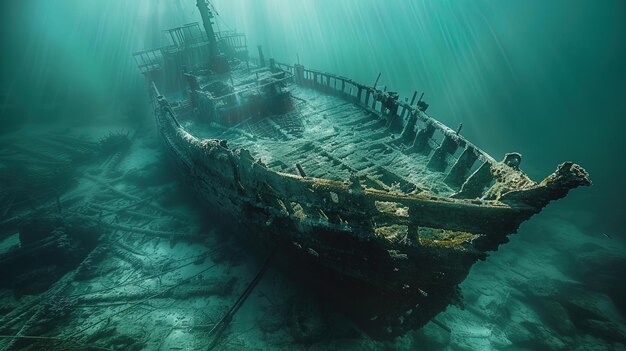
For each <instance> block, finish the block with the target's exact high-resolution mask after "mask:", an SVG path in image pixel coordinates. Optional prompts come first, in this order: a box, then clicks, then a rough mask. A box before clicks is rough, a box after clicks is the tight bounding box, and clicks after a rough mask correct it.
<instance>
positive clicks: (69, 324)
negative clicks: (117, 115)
mask: <svg viewBox="0 0 626 351" xmlns="http://www.w3.org/2000/svg"><path fill="white" fill-rule="evenodd" d="M130 135H131V133H109V134H108V135H107V136H105V137H103V138H102V139H100V141H99V142H93V141H91V140H93V139H88V138H84V137H80V136H77V135H69V134H63V135H59V134H56V133H54V132H44V133H41V134H40V135H39V134H38V135H32V136H29V138H21V139H20V140H29V142H28V143H26V142H24V143H14V142H12V141H11V142H6V144H7V145H10V147H8V148H5V149H3V153H2V155H0V156H5V155H11V157H0V170H2V171H3V172H2V173H0V175H1V176H2V177H3V178H2V179H3V181H4V182H5V183H6V184H20V183H19V182H20V181H21V182H23V183H24V186H20V187H18V186H13V187H10V188H9V187H7V188H4V187H3V188H2V193H0V195H2V197H0V200H2V201H3V202H0V205H3V206H4V207H2V213H1V214H2V215H3V216H2V217H1V218H0V228H1V230H0V233H1V235H0V276H1V277H2V279H1V280H0V306H2V307H0V311H1V312H2V317H0V349H2V350H37V349H41V348H43V347H46V348H50V346H52V347H53V348H57V349H77V350H81V349H107V350H141V349H145V348H146V347H151V346H150V345H152V347H154V346H155V345H156V344H159V343H164V342H166V341H167V340H164V339H163V338H165V339H167V335H166V330H168V328H173V327H176V323H174V324H172V323H171V322H169V321H168V319H169V317H168V316H169V315H172V314H179V313H181V310H185V309H188V310H187V312H186V313H185V315H186V316H185V317H183V318H194V317H195V318H196V319H198V320H200V319H204V318H205V317H204V312H197V311H195V312H194V310H193V309H190V307H191V306H193V305H194V304H195V305H197V304H198V303H200V304H202V302H201V301H206V300H207V299H210V300H218V301H222V300H223V302H220V303H221V304H223V305H224V306H226V305H227V304H228V300H229V299H230V298H231V297H232V292H233V290H234V289H235V287H236V286H237V284H238V281H239V280H238V276H239V275H237V274H234V271H233V269H235V270H237V268H236V265H237V264H234V265H232V266H231V263H230V261H229V260H228V259H226V260H225V259H224V258H223V257H222V256H221V253H222V252H223V251H224V252H228V250H227V248H226V246H227V244H226V243H221V244H218V245H214V246H212V247H207V245H208V243H210V242H212V240H215V239H216V238H215V236H210V235H208V236H207V235H202V232H201V231H202V229H201V225H202V221H201V220H199V219H194V218H191V217H190V213H193V212H191V211H188V210H185V209H184V208H182V209H181V207H180V206H183V205H184V204H176V203H175V201H176V198H171V197H170V198H167V199H165V198H164V196H168V194H170V193H171V191H172V190H171V187H172V180H173V177H171V176H161V175H158V174H156V175H155V174H152V173H158V172H161V173H162V172H164V169H167V167H162V166H161V167H154V166H151V165H153V164H155V163H160V162H161V159H160V158H159V156H158V154H149V155H146V154H141V152H143V151H142V150H145V149H146V148H145V146H144V145H137V144H138V143H139V144H144V143H150V142H151V141H150V140H145V139H141V138H131V137H130ZM15 140H18V139H15ZM50 140H53V141H54V143H52V142H49V141H50ZM96 140H97V139H96ZM3 141H4V140H3ZM44 141H45V142H44ZM40 143H41V145H42V146H41V147H40ZM60 143H61V144H62V145H61V144H60ZM3 144H4V143H3ZM44 145H45V146H44ZM55 145H56V146H58V147H53V146H55ZM137 150H139V151H137ZM78 155H80V157H78ZM30 157H32V159H31V158H30ZM41 159H46V160H48V161H50V160H53V159H54V160H55V162H48V163H43V164H42V163H41V162H39V160H41ZM20 160H22V161H23V162H20ZM31 164H36V166H37V169H36V170H37V173H35V172H34V168H29V169H30V171H29V172H27V173H28V174H29V175H30V176H31V177H39V179H42V180H45V181H41V182H39V183H37V184H41V187H37V188H34V187H33V188H30V189H29V187H28V186H27V185H28V182H30V181H31V180H30V178H29V179H25V178H23V177H22V173H17V172H13V171H12V169H13V167H17V166H23V165H25V166H28V167H30V165H31ZM8 169H11V170H8ZM137 169H147V170H149V172H148V173H146V172H144V175H143V176H144V177H150V179H151V180H152V181H151V183H150V184H149V185H143V184H141V183H137V178H133V175H136V174H137ZM5 170H7V171H6V172H4V171H5ZM59 170H65V171H66V172H69V173H65V174H64V175H59V177H58V178H53V177H49V176H48V175H50V174H55V173H54V172H58V171H59ZM150 172H152V173H150ZM68 174H71V176H68ZM20 177H22V179H19V178H20ZM5 189H6V190H5ZM50 189H53V190H50ZM10 197H13V198H14V201H8V199H9V198H10ZM173 201H174V202H173ZM225 242H226V241H225ZM213 257H215V258H216V261H214V260H213ZM218 260H219V261H220V263H218V262H217V261H218ZM175 302H177V304H176V305H174V303H175ZM181 304H182V306H187V307H181ZM150 316H152V317H154V318H149V317H150ZM136 321H151V322H150V323H152V324H153V327H154V328H153V330H151V329H150V327H149V326H147V325H146V326H144V324H142V323H139V324H137V323H136ZM164 323H165V324H164ZM159 335H160V336H159Z"/></svg>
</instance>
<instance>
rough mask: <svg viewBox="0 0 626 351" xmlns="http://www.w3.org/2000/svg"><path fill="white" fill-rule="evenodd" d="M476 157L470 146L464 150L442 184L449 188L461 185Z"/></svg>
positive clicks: (474, 150)
mask: <svg viewBox="0 0 626 351" xmlns="http://www.w3.org/2000/svg"><path fill="white" fill-rule="evenodd" d="M477 159H478V156H477V155H476V149H474V148H473V147H471V146H468V147H467V148H465V150H464V151H463V153H462V154H461V156H459V158H458V159H457V160H456V163H454V165H453V166H452V168H451V169H450V172H448V175H447V176H446V177H445V178H444V180H443V181H444V182H445V183H446V184H448V185H450V186H451V187H454V188H457V187H460V186H461V185H462V184H463V180H464V179H465V177H467V174H468V173H469V171H470V169H471V168H472V165H473V164H474V162H476V160H477Z"/></svg>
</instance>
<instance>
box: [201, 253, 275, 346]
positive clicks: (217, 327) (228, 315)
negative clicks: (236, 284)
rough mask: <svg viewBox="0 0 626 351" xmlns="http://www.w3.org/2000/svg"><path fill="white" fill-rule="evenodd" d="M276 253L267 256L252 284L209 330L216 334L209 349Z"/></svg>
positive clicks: (257, 282)
mask: <svg viewBox="0 0 626 351" xmlns="http://www.w3.org/2000/svg"><path fill="white" fill-rule="evenodd" d="M275 254H276V250H273V251H272V252H271V253H270V254H269V256H267V258H266V259H265V262H263V265H262V266H261V269H259V271H258V272H257V274H256V276H255V277H254V279H252V281H251V282H250V284H248V286H247V287H246V290H244V292H243V293H242V294H241V296H239V298H238V299H237V301H235V304H234V305H233V306H232V307H231V308H230V310H228V312H227V313H226V314H225V315H224V317H223V318H222V319H221V320H220V321H219V322H218V323H217V324H215V326H213V328H212V329H211V330H210V331H209V336H212V335H213V336H214V338H213V341H212V342H211V346H209V350H212V349H213V348H214V347H215V346H217V340H218V339H219V336H220V335H221V334H222V333H223V332H224V330H225V329H226V327H228V325H229V324H230V322H231V321H232V319H233V316H234V315H235V313H237V310H239V308H240V307H241V306H242V305H243V303H244V302H245V301H246V299H247V298H248V296H250V294H251V293H252V291H253V290H254V288H255V287H256V286H257V285H258V284H259V282H260V281H261V278H263V275H264V274H265V272H266V271H267V269H268V268H269V266H270V263H271V262H272V259H273V258H274V255H275Z"/></svg>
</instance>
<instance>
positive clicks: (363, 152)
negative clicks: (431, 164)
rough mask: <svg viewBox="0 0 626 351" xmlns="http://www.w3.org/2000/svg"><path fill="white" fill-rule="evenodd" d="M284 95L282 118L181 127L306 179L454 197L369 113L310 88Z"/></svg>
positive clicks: (189, 122)
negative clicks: (287, 107) (355, 181)
mask: <svg viewBox="0 0 626 351" xmlns="http://www.w3.org/2000/svg"><path fill="white" fill-rule="evenodd" d="M290 90H291V95H292V100H293V109H292V110H291V111H290V112H289V113H286V114H281V115H272V116H267V117H264V118H261V119H258V118H249V119H246V120H244V121H242V122H241V123H239V124H237V125H235V126H230V127H227V126H223V125H220V124H217V123H207V122H202V121H199V120H197V119H195V118H193V117H192V118H188V119H182V120H181V123H182V125H183V126H184V127H185V128H186V129H187V130H188V131H189V132H190V133H191V134H193V135H195V136H196V137H199V138H217V139H226V140H228V145H229V146H230V147H231V148H245V149H247V150H249V151H250V152H251V153H252V155H253V156H254V157H255V158H256V159H259V158H260V159H261V160H262V162H263V163H265V164H266V165H267V166H268V167H269V168H270V169H273V170H276V171H279V172H285V173H296V174H297V173H298V171H297V169H296V166H295V165H296V163H297V164H300V165H301V166H302V169H303V170H304V172H305V173H306V175H307V176H310V177H316V178H325V179H331V180H340V181H343V180H347V179H349V178H350V175H351V174H357V175H359V176H361V177H362V178H364V179H365V180H366V185H368V186H370V187H374V188H379V189H389V188H396V189H397V188H399V189H400V190H403V191H405V192H409V191H413V190H414V189H415V190H414V191H417V192H420V191H427V192H430V193H433V194H438V195H441V196H447V195H450V194H452V193H454V189H452V188H450V187H449V186H448V185H447V184H445V183H444V182H443V178H444V177H445V172H434V171H431V170H429V169H428V168H427V167H426V165H427V163H428V160H429V157H428V155H427V154H426V155H425V154H420V153H414V152H409V148H408V147H407V146H405V145H403V144H401V143H399V142H398V140H396V138H397V135H393V134H391V133H389V132H388V130H387V127H386V126H385V122H384V121H383V120H381V119H379V118H378V117H377V116H376V115H374V114H373V113H371V112H370V111H367V110H365V109H363V108H362V107H359V106H356V105H354V104H352V103H350V102H347V101H346V100H344V99H341V98H339V97H337V96H333V95H326V94H321V93H320V92H317V91H315V90H313V89H310V88H305V87H299V86H291V87H290ZM188 115H189V116H191V115H192V114H188Z"/></svg>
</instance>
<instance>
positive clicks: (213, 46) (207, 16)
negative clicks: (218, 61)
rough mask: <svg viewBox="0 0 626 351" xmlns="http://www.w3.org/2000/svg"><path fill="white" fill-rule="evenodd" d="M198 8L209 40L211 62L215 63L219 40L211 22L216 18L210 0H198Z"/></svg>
mask: <svg viewBox="0 0 626 351" xmlns="http://www.w3.org/2000/svg"><path fill="white" fill-rule="evenodd" d="M196 6H198V10H200V16H202V23H204V30H205V32H206V35H207V37H208V38H209V51H210V53H209V55H210V57H211V61H213V58H215V56H217V54H218V52H217V38H216V37H215V31H214V30H213V22H211V18H213V17H214V16H213V12H211V10H210V9H209V4H208V0H196Z"/></svg>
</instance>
